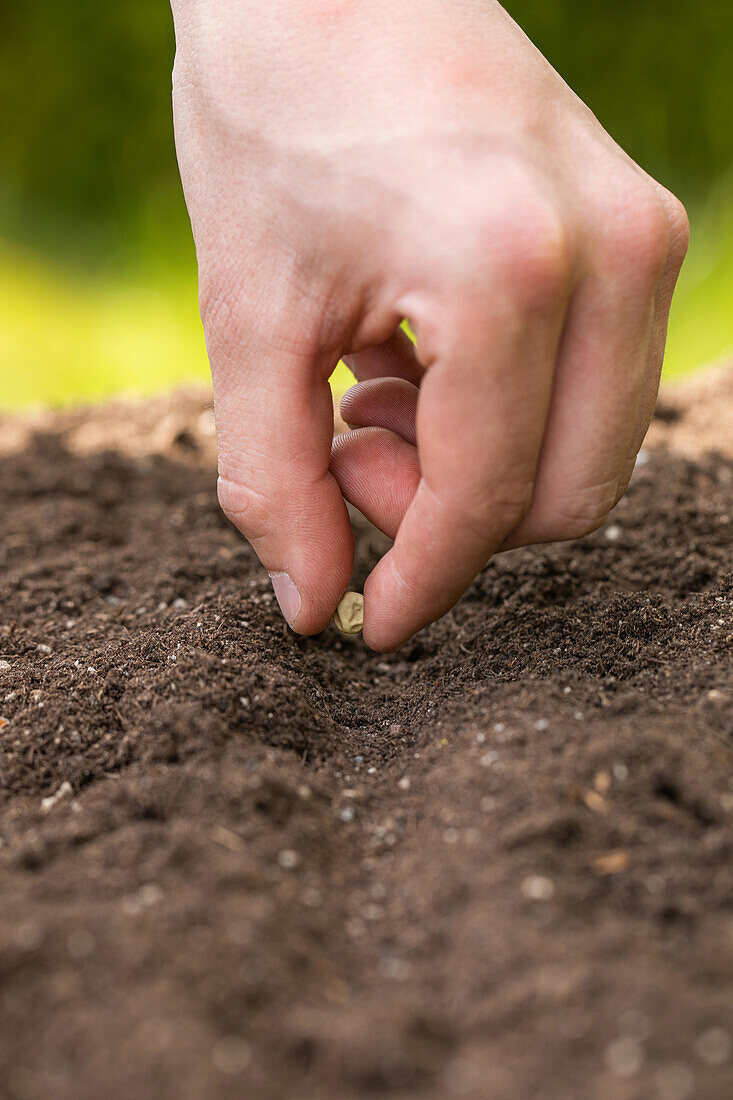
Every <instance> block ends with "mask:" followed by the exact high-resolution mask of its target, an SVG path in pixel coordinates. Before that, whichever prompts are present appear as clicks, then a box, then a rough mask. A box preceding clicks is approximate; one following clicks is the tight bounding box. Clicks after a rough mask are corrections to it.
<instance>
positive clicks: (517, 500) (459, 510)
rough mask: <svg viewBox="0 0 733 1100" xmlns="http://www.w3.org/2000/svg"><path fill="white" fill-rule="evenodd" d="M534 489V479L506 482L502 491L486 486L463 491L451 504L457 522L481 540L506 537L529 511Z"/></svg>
mask: <svg viewBox="0 0 733 1100" xmlns="http://www.w3.org/2000/svg"><path fill="white" fill-rule="evenodd" d="M533 492H534V485H533V483H532V482H528V483H521V484H517V485H516V486H515V487H512V486H511V485H509V486H508V485H503V486H502V488H501V490H493V489H491V488H486V487H484V488H483V489H480V490H479V489H477V490H476V491H475V492H472V493H467V492H465V491H464V492H463V493H462V494H461V496H460V498H458V499H457V500H455V501H454V502H453V503H452V504H451V505H450V506H449V507H450V510H451V511H453V512H454V513H455V516H456V521H457V522H458V523H460V524H461V525H462V526H463V527H464V528H465V529H466V530H468V531H470V532H471V533H472V534H474V535H476V536H477V537H478V538H479V539H481V540H486V539H489V540H491V539H494V538H505V537H506V536H507V535H508V534H510V533H511V532H512V531H513V530H514V529H515V528H516V527H518V526H519V524H520V523H521V522H522V520H523V519H524V517H525V516H526V515H527V513H528V512H529V510H530V507H531V505H532V497H533Z"/></svg>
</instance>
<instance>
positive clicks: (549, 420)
mask: <svg viewBox="0 0 733 1100" xmlns="http://www.w3.org/2000/svg"><path fill="white" fill-rule="evenodd" d="M173 8H174V15H175V19H176V32H177V41H178V53H177V58H176V65H175V73H174V100H175V121H176V139H177V147H178V155H179V161H180V167H181V174H182V178H183V183H184V188H185V193H186V199H187V202H188V208H189V211H190V215H191V221H192V224H193V230H194V236H195V239H196V246H197V252H198V260H199V270H200V287H201V309H202V316H203V320H204V325H205V329H206V336H207V346H208V350H209V356H210V359H211V365H212V372H213V379H214V395H215V404H216V419H217V426H218V433H219V469H220V480H219V497H220V500H221V503H222V506H223V508H224V510H225V512H226V513H227V515H228V516H229V517H230V519H231V520H232V521H233V522H234V523H235V524H236V525H237V527H238V528H239V529H240V530H241V531H242V533H243V534H244V535H245V536H246V537H247V538H248V539H249V540H250V542H251V543H252V545H253V546H254V548H255V550H256V551H257V553H258V555H259V557H260V559H261V561H262V562H263V564H264V566H265V567H266V568H267V569H268V570H269V571H270V573H271V574H274V578H273V583H274V585H275V590H276V593H277V595H278V599H279V600H280V603H281V606H282V609H283V612H284V614H285V616H286V618H287V619H288V621H289V622H290V623H291V625H292V626H293V627H294V628H295V629H296V630H298V631H299V632H301V633H304V634H308V633H312V632H314V631H317V630H320V629H322V628H323V627H324V626H325V625H326V623H327V622H328V619H329V616H330V615H331V613H332V612H333V609H334V607H335V605H336V603H337V602H338V599H339V597H340V596H341V594H342V592H343V591H344V589H345V588H346V586H347V584H348V580H349V575H350V571H351V567H352V556H353V539H352V533H351V527H350V524H349V520H348V515H347V510H346V507H345V504H344V499H343V498H344V497H346V499H347V500H349V501H351V502H353V503H354V504H355V505H356V506H357V507H358V508H359V509H360V510H361V511H362V512H364V513H365V514H366V515H367V516H368V517H369V518H370V519H372V520H373V521H374V522H375V523H376V524H377V526H379V527H381V528H382V529H383V530H384V531H385V532H386V533H387V534H389V535H390V536H392V537H394V539H395V542H394V546H393V548H392V549H391V550H390V552H389V553H388V554H387V555H386V556H385V557H384V558H383V559H382V561H380V562H379V564H378V565H377V567H376V568H375V570H374V571H373V573H372V574H371V576H370V577H369V579H368V581H367V584H366V588H365V600H366V608H365V620H364V637H365V640H366V641H367V643H368V644H369V645H371V646H372V647H374V648H375V649H379V650H387V649H392V648H395V647H397V646H399V645H400V644H402V643H403V642H404V641H405V640H406V639H407V638H409V637H410V636H411V635H412V634H413V633H414V632H415V631H417V630H419V629H420V628H421V627H423V626H425V625H426V624H427V623H428V622H430V621H432V620H433V619H435V618H437V617H438V616H439V615H441V614H443V613H444V612H446V611H447V610H448V609H449V608H450V607H451V606H452V605H453V604H454V603H455V602H456V600H458V599H459V597H460V596H461V595H462V593H463V592H464V591H465V589H466V588H467V586H468V585H469V584H470V583H471V581H472V580H473V578H474V577H475V576H476V574H477V573H478V571H479V570H480V569H481V568H482V567H483V566H484V565H485V564H486V562H487V561H488V559H489V558H490V557H491V555H492V554H493V553H494V552H495V551H497V550H498V549H501V548H508V547H513V546H519V545H521V544H527V543H532V542H539V541H543V542H544V541H550V540H556V539H567V538H574V537H576V536H579V535H583V534H586V533H588V532H590V531H592V530H593V529H594V528H596V527H597V526H598V525H599V524H600V523H602V521H603V520H604V519H605V517H606V516H607V514H608V513H609V512H610V510H611V509H612V508H613V506H614V505H615V503H616V502H617V501H618V499H619V497H620V496H621V495H622V494H623V492H624V491H625V489H626V486H627V484H628V481H629V478H630V476H631V472H632V470H633V465H634V459H635V456H636V453H637V451H638V449H639V447H640V445H641V442H642V440H643V437H644V434H645V432H646V429H647V426H648V422H649V419H650V417H651V414H652V410H653V407H654V402H655V397H656V392H657V386H658V380H659V373H660V368H661V362H662V356H663V349H664V342H665V334H666V326H667V316H668V312H669V306H670V300H671V297H672V292H673V288H674V285H675V281H676V278H677V275H678V272H679V269H680V266H681V264H682V260H683V258H684V255H685V251H686V247H687V239H688V224H687V218H686V215H685V212H684V209H683V207H682V206H681V204H680V203H679V202H678V200H677V199H675V198H674V197H673V196H672V195H671V194H670V193H669V192H668V191H666V190H665V189H664V188H663V187H662V186H660V185H659V184H658V183H656V182H655V181H654V180H652V179H651V178H650V177H649V176H647V175H646V174H645V173H644V172H643V171H642V170H641V169H640V168H639V167H637V166H636V165H635V164H634V163H633V162H632V161H631V160H630V159H629V158H628V157H627V156H626V155H625V154H624V153H623V152H622V151H621V149H619V147H618V146H617V145H615V143H614V142H613V141H612V140H611V138H610V137H609V136H608V135H607V134H606V133H605V132H604V130H603V129H602V128H601V126H600V125H599V123H598V122H597V121H596V119H595V118H594V117H593V115H592V114H591V113H590V111H589V110H588V109H587V108H586V107H585V106H584V105H583V103H582V102H580V100H579V99H578V98H577V97H576V96H575V95H574V94H573V92H571V91H570V89H569V88H568V87H567V85H565V84H564V83H563V81H562V80H561V79H560V77H559V76H558V75H557V74H556V73H555V72H554V71H553V69H552V68H551V67H550V66H549V65H548V63H547V62H546V61H545V60H544V58H543V57H542V56H541V55H540V54H539V53H538V51H537V50H536V49H535V48H534V46H533V45H532V44H531V43H530V42H529V41H528V39H527V38H526V37H525V36H524V34H523V33H522V31H521V30H520V29H519V28H518V27H517V26H516V24H515V23H514V22H513V21H512V20H511V19H510V18H509V17H508V15H507V14H506V13H505V12H504V11H503V9H502V8H501V7H500V6H499V5H498V4H496V3H493V2H491V0H481V2H479V0H400V3H395V2H394V0H288V2H287V3H286V2H285V0H174V2H173ZM405 317H406V318H409V320H410V323H411V325H412V327H413V329H414V331H415V334H416V337H417V348H416V349H413V347H412V345H411V343H410V342H409V341H408V340H407V338H406V337H405V336H404V335H403V334H402V333H401V331H400V330H399V327H398V326H399V323H400V321H401V320H402V318H405ZM341 356H345V357H346V358H347V362H348V363H349V365H350V366H351V368H352V369H353V371H354V373H355V374H356V376H357V378H358V379H360V384H359V385H357V386H356V387H355V388H354V389H353V390H351V391H350V393H349V394H347V396H346V398H345V401H344V415H345V418H346V420H347V421H348V422H349V423H350V424H351V425H353V426H355V427H356V429H357V430H355V431H352V432H351V433H349V434H348V435H346V436H343V437H341V438H340V439H339V440H337V442H336V443H335V445H334V450H333V457H332V458H331V453H330V452H331V435H332V405H331V395H330V392H329V387H328V381H327V379H328V377H329V375H330V373H331V371H332V369H333V367H334V365H335V364H336V362H337V361H338V359H339V357H341Z"/></svg>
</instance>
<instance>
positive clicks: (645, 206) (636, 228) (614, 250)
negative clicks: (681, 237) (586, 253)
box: [603, 184, 671, 282]
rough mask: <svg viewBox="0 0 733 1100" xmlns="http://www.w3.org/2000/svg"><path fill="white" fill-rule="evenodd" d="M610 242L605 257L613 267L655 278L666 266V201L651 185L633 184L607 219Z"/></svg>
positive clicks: (668, 234) (668, 238)
mask: <svg viewBox="0 0 733 1100" xmlns="http://www.w3.org/2000/svg"><path fill="white" fill-rule="evenodd" d="M606 221H607V226H608V238H607V240H608V243H607V245H606V248H605V255H604V257H603V259H604V261H605V265H606V267H608V268H610V269H611V270H615V271H621V272H627V271H630V270H631V271H634V272H638V273H639V274H640V275H641V276H643V277H644V278H645V279H646V280H647V281H650V282H654V281H656V280H657V279H658V278H659V276H660V275H661V273H662V270H663V268H664V265H665V262H666V259H667V253H668V251H669V246H670V240H671V226H670V220H669V217H668V215H667V212H666V210H665V208H664V204H663V203H662V202H661V201H660V199H659V196H658V194H657V193H656V191H655V190H654V189H653V188H652V189H650V188H648V187H646V186H643V187H639V186H638V185H636V184H635V185H634V186H633V187H632V188H629V189H628V190H627V192H626V194H625V196H624V197H623V198H622V200H621V202H620V203H618V204H617V205H616V208H615V209H614V210H613V211H612V212H611V213H610V215H609V216H608V217H607V219H606Z"/></svg>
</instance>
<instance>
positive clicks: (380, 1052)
mask: <svg viewBox="0 0 733 1100" xmlns="http://www.w3.org/2000/svg"><path fill="white" fill-rule="evenodd" d="M208 400H209V397H208V395H207V394H206V392H205V391H202V392H195V391H191V392H188V393H180V394H177V395H174V396H172V397H170V398H166V399H161V400H158V401H151V402H148V403H145V404H137V405H136V404H132V403H130V404H124V403H118V404H116V405H110V406H103V407H101V408H99V409H94V410H80V411H74V412H65V413H59V414H49V413H46V414H37V415H35V416H34V417H25V418H24V419H22V420H19V419H15V420H11V419H10V418H5V419H3V420H0V428H2V432H0V437H1V438H2V443H1V444H0V447H1V448H2V451H3V455H2V458H1V459H0V517H1V519H0V524H1V534H2V537H1V538H0V565H1V568H0V1097H2V1098H3V1100H5V1098H6V1097H7V1098H8V1100H41V1098H44V1100H46V1098H49V1097H53V1098H54V1100H71V1098H73V1100H100V1098H104V1100H168V1098H171V1100H173V1098H185V1100H218V1098H230V1097H231V1098H235V1097H236V1098H247V1100H289V1098H292V1100H315V1098H324V1100H357V1098H358V1100H371V1098H379V1097H389V1098H394V1100H451V1098H453V1097H459V1098H461V1097H462V1098H468V1100H725V1098H727V1097H730V1096H733V434H731V429H730V427H729V428H728V430H725V429H724V427H723V429H722V430H721V425H723V426H725V425H726V424H727V425H729V426H731V425H733V372H731V371H725V370H723V371H719V372H717V373H716V374H714V375H710V376H709V377H708V378H705V379H704V380H703V381H702V382H700V383H695V384H692V385H688V386H687V387H686V388H685V389H684V390H679V391H674V392H671V393H670V394H669V395H667V396H666V397H664V398H663V400H662V403H661V404H660V415H659V418H658V420H657V422H656V423H655V425H654V426H653V428H652V432H651V433H650V437H649V442H648V444H647V447H646V449H645V450H644V451H643V452H642V455H641V459H640V461H639V463H638V464H637V470H636V472H635V475H634V478H633V481H632V484H631V487H630V490H629V493H628V495H627V497H626V498H625V500H624V501H623V502H622V503H621V504H620V505H619V507H618V508H617V510H616V511H615V512H614V514H613V515H612V516H611V518H610V519H609V520H608V522H607V523H606V524H605V525H604V527H603V528H602V529H601V530H600V531H598V532H597V533H596V534H595V535H593V536H591V537H589V538H586V539H583V540H581V541H579V542H576V543H572V544H566V545H559V546H553V547H541V548H533V549H531V550H524V551H517V552H512V553H510V554H505V555H503V556H500V557H498V558H497V559H496V560H494V561H493V562H492V563H491V564H490V565H489V566H488V567H487V568H486V570H485V571H484V573H483V574H482V575H481V577H480V578H479V579H478V580H477V581H476V583H475V584H474V585H473V586H472V588H471V589H470V591H469V592H468V594H467V595H466V597H465V599H464V600H463V601H462V602H461V603H460V605H459V606H458V607H456V608H455V610H454V611H453V612H452V613H451V614H449V615H448V616H447V617H446V618H445V619H444V620H443V621H441V622H439V623H437V624H435V625H434V626H432V627H431V628H429V629H428V630H426V631H424V632H423V633H422V634H421V635H420V636H419V637H417V638H416V639H414V640H413V641H412V642H411V643H410V644H409V645H407V646H406V647H405V648H404V649H403V650H402V651H401V652H399V653H396V654H393V655H390V656H383V655H378V654H373V653H370V652H369V651H367V649H366V648H365V647H364V645H363V642H362V641H361V640H360V639H356V640H353V639H348V638H344V637H342V636H340V635H339V634H338V633H337V632H336V630H335V628H331V629H329V630H327V631H326V632H324V633H323V634H322V635H320V636H319V637H316V638H311V639H302V638H299V637H296V636H295V635H294V634H292V633H291V632H290V631H289V630H288V629H287V628H286V627H285V625H284V623H283V621H282V619H281V618H280V615H279V613H278V610H277V606H276V603H275V600H274V597H273V595H272V592H271V589H270V585H269V581H268V579H267V576H266V575H265V574H264V572H263V571H262V569H261V568H260V566H259V565H258V564H257V562H256V560H255V558H254V555H253V554H252V552H251V551H250V550H249V549H248V547H247V546H246V545H245V544H244V543H243V541H242V539H241V538H240V536H239V535H238V534H237V532H236V531H235V530H234V528H233V527H231V526H230V525H229V524H228V523H227V521H226V520H225V518H224V517H223V515H222V514H221V513H220V511H219V509H218V506H217V502H216V495H215V477H214V454H213V452H214V438H213V427H212V420H211V413H210V410H209V409H208V407H207V402H208ZM355 522H356V526H357V533H358V555H357V565H356V571H355V583H356V585H357V586H358V585H360V584H361V583H362V582H363V580H364V577H365V576H366V573H367V571H368V570H369V569H370V568H371V566H372V565H373V564H374V562H375V561H376V559H377V556H378V555H379V554H380V553H382V552H383V551H384V549H385V547H386V542H385V540H384V539H383V538H382V536H381V535H379V534H377V533H376V532H375V531H374V530H373V529H371V528H369V527H367V525H366V524H365V523H364V521H362V520H359V519H357V520H356V521H355Z"/></svg>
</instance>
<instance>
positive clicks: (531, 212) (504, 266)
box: [489, 199, 572, 311]
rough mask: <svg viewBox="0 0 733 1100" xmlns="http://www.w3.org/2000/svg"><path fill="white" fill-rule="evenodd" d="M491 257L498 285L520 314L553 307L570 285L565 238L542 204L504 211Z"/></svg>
mask: <svg viewBox="0 0 733 1100" xmlns="http://www.w3.org/2000/svg"><path fill="white" fill-rule="evenodd" d="M489 255H492V253H491V252H490V253H489ZM493 256H494V257H495V260H494V263H495V271H496V273H497V274H498V276H499V279H500V281H501V284H502V285H503V286H504V287H505V288H506V290H507V292H508V293H509V295H510V296H511V298H512V299H513V300H514V302H515V303H517V305H518V306H519V308H520V309H522V310H524V311H535V310H542V309H544V308H545V307H547V306H548V305H549V306H552V305H554V303H555V302H556V300H557V298H558V297H559V296H560V295H563V294H564V293H565V291H566V288H567V286H568V284H569V282H570V278H571V270H572V251H571V245H570V239H569V234H568V231H567V229H566V227H565V224H564V222H563V220H562V218H561V217H560V215H559V214H558V213H557V211H555V210H554V208H553V207H552V206H551V205H550V204H549V203H548V202H546V201H544V200H541V199H534V200H527V201H525V202H521V203H517V204H516V205H514V206H513V207H512V208H511V209H510V210H509V211H508V213H507V216H506V218H505V220H504V223H503V224H502V226H501V227H499V228H498V229H497V228H495V229H494V245H493ZM497 269H498V270H497Z"/></svg>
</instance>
